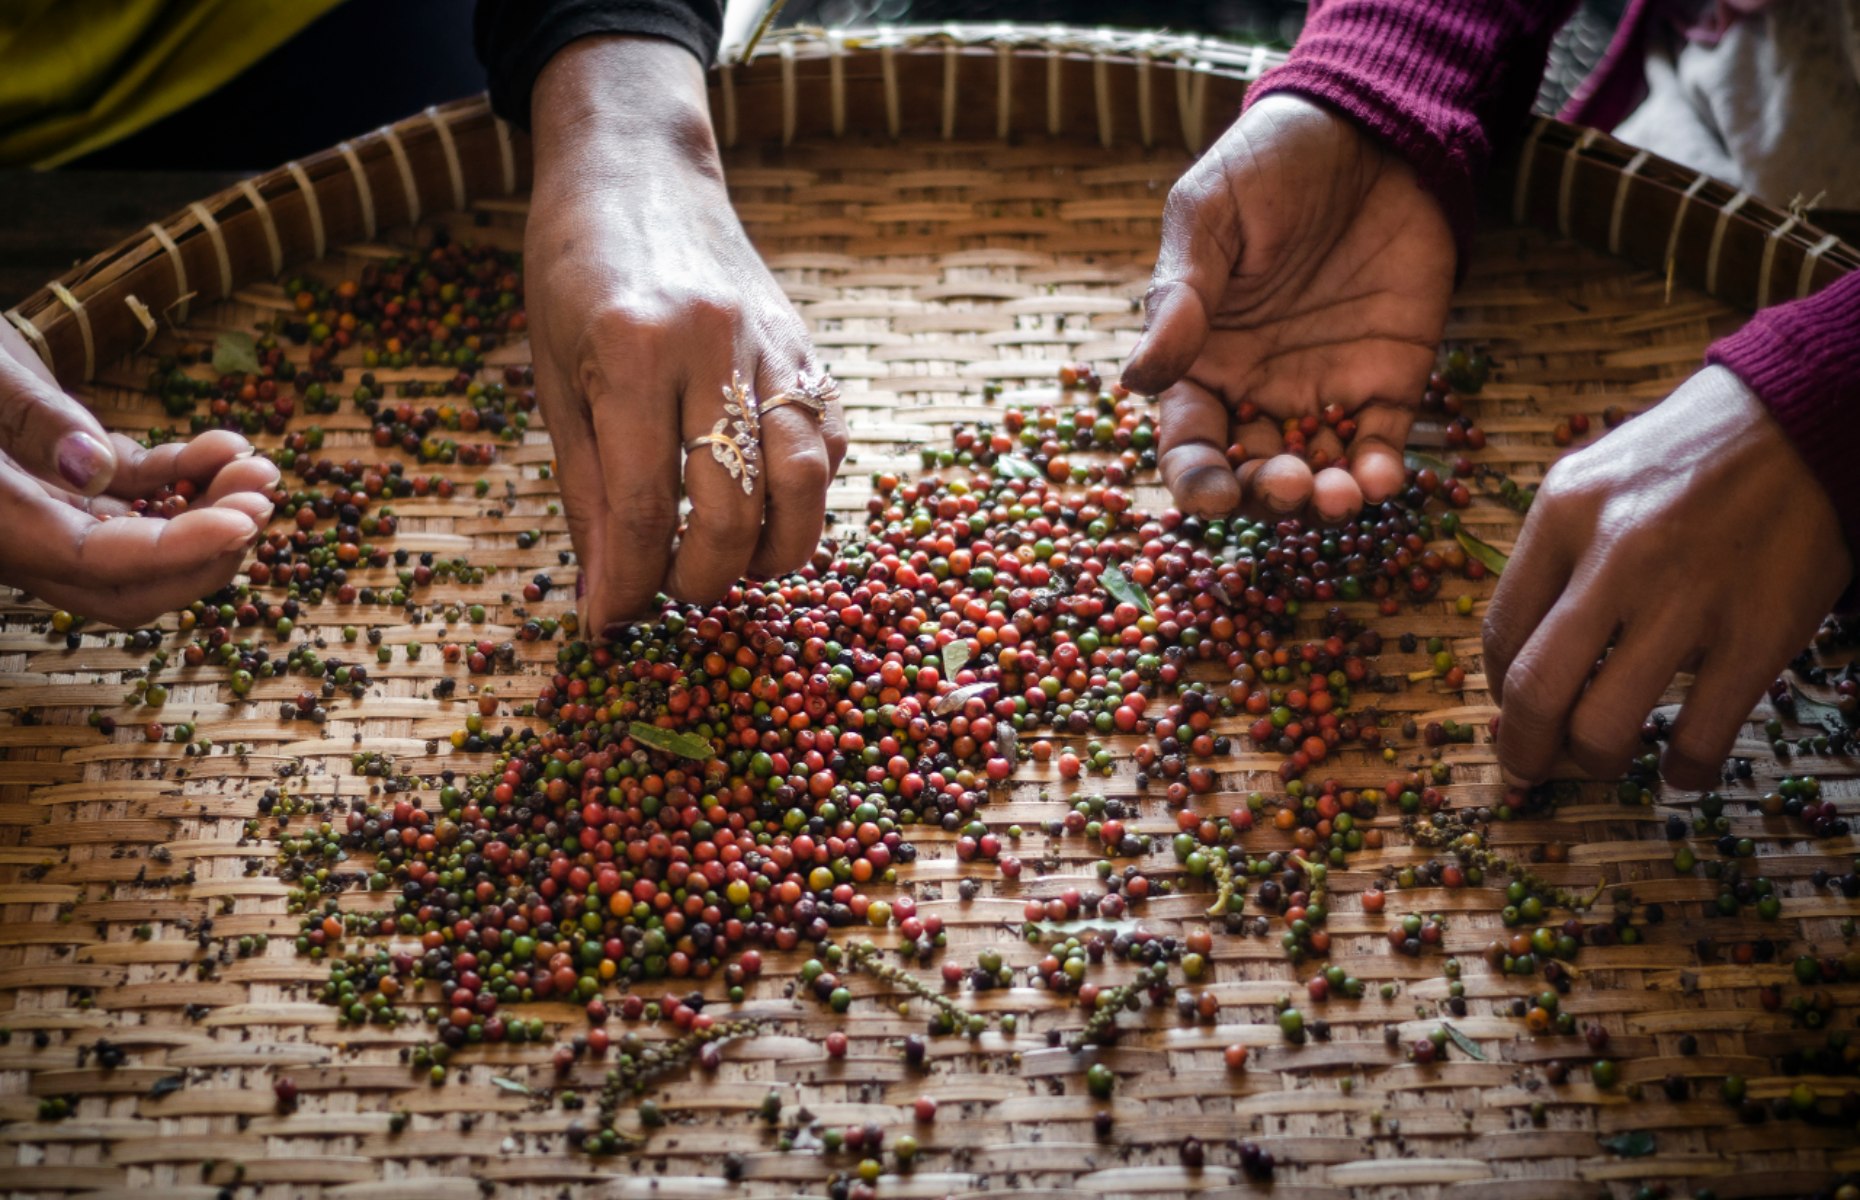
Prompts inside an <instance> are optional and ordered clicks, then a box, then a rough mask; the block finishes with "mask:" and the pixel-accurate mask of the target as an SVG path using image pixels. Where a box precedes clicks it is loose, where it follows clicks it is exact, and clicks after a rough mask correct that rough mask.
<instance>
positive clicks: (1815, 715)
mask: <svg viewBox="0 0 1860 1200" xmlns="http://www.w3.org/2000/svg"><path fill="white" fill-rule="evenodd" d="M1789 698H1790V699H1792V700H1794V701H1795V713H1794V720H1795V723H1796V724H1797V725H1805V726H1808V727H1809V728H1811V729H1819V730H1821V731H1822V732H1823V733H1825V734H1827V735H1828V736H1829V737H1841V738H1844V737H1846V736H1847V735H1848V734H1849V733H1851V732H1852V730H1850V729H1848V727H1847V718H1846V717H1844V716H1842V715H1841V710H1840V709H1838V708H1836V707H1834V705H1832V704H1829V703H1827V702H1825V701H1822V700H1817V699H1815V698H1814V697H1813V696H1811V695H1809V694H1808V693H1807V692H1805V691H1803V690H1802V689H1801V688H1799V687H1797V686H1796V685H1795V681H1794V680H1790V681H1789Z"/></svg>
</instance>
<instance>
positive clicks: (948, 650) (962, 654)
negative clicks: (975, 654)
mask: <svg viewBox="0 0 1860 1200" xmlns="http://www.w3.org/2000/svg"><path fill="white" fill-rule="evenodd" d="M968 661H969V639H968V638H957V639H956V640H955V641H953V642H951V643H949V644H948V645H947V646H944V647H943V678H945V679H949V680H954V679H955V678H956V672H958V671H960V670H962V668H963V666H964V665H965V664H966V663H967V662H968Z"/></svg>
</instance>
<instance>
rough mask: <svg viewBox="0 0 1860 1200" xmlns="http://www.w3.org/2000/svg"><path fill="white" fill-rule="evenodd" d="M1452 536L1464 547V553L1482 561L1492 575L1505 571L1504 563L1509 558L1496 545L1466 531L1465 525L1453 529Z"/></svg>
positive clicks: (1501, 573)
mask: <svg viewBox="0 0 1860 1200" xmlns="http://www.w3.org/2000/svg"><path fill="white" fill-rule="evenodd" d="M1453 537H1454V539H1455V540H1457V541H1458V542H1459V544H1460V545H1461V546H1464V547H1465V548H1466V553H1468V554H1470V555H1472V556H1473V557H1474V558H1476V559H1478V560H1479V561H1480V562H1481V563H1483V564H1484V565H1485V569H1486V570H1488V571H1490V572H1492V574H1494V575H1503V574H1504V573H1505V564H1506V563H1508V562H1510V561H1511V560H1510V559H1509V558H1506V557H1505V554H1504V552H1503V551H1501V550H1499V548H1498V547H1496V546H1494V545H1492V543H1490V542H1488V541H1486V540H1485V539H1484V538H1481V537H1479V536H1478V535H1476V534H1472V533H1468V532H1466V528H1465V526H1461V527H1460V528H1458V529H1456V530H1454V531H1453Z"/></svg>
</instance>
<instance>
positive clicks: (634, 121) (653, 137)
mask: <svg viewBox="0 0 1860 1200" xmlns="http://www.w3.org/2000/svg"><path fill="white" fill-rule="evenodd" d="M530 106H531V114H532V116H531V128H532V138H533V145H534V148H535V163H536V174H537V178H538V181H539V183H540V182H542V181H543V179H544V178H545V176H547V175H549V174H550V173H551V172H554V171H556V170H558V169H560V168H562V167H564V166H566V165H569V164H572V165H573V166H572V169H573V170H574V171H576V173H578V174H579V173H583V172H588V171H593V172H595V173H597V174H600V173H602V168H603V166H607V167H612V168H615V169H624V170H627V171H638V170H640V169H641V168H642V167H644V168H666V167H671V166H678V165H683V166H690V167H695V168H698V169H699V170H701V171H703V172H704V173H705V174H707V175H715V176H717V177H718V178H721V176H722V167H721V163H720V161H719V158H718V153H717V138H716V134H715V132H714V130H713V129H712V127H711V122H710V99H709V93H708V92H707V90H706V87H705V76H704V69H703V66H702V65H701V64H700V63H699V62H698V61H697V59H696V58H694V57H693V56H692V55H691V53H690V51H688V50H686V49H685V48H684V47H682V46H680V45H678V44H676V43H674V42H669V41H666V40H664V39H663V38H655V37H626V36H618V35H610V36H599V37H586V38H579V39H577V40H575V41H573V42H570V43H569V44H568V45H566V46H564V47H563V48H562V49H561V50H560V51H558V52H557V53H556V55H555V57H553V58H551V59H550V60H549V62H548V64H547V65H545V66H544V67H543V69H542V71H541V73H539V74H538V75H537V77H536V84H535V87H534V88H533V89H532V90H531V93H530Z"/></svg>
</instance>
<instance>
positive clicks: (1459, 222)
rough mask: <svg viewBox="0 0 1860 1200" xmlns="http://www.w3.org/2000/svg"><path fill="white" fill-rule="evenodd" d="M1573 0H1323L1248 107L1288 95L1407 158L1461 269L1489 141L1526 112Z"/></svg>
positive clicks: (1250, 92)
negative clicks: (1449, 233)
mask: <svg viewBox="0 0 1860 1200" xmlns="http://www.w3.org/2000/svg"><path fill="white" fill-rule="evenodd" d="M1574 8H1575V3H1574V0H1328V2H1327V3H1322V4H1314V5H1313V6H1312V13H1311V16H1310V18H1309V20H1307V21H1306V23H1305V28H1304V32H1303V34H1301V35H1300V36H1299V39H1298V44H1297V45H1296V46H1294V47H1293V48H1292V52H1291V55H1290V57H1289V58H1288V59H1287V61H1286V63H1285V65H1284V66H1281V67H1277V68H1275V69H1273V70H1271V71H1268V72H1267V73H1266V74H1265V75H1264V76H1263V77H1262V78H1261V79H1260V80H1259V81H1258V82H1257V83H1255V84H1254V85H1253V86H1252V88H1250V89H1249V90H1248V92H1247V102H1248V103H1249V104H1250V103H1252V102H1253V101H1255V100H1257V99H1259V98H1260V97H1262V96H1268V95H1271V94H1273V93H1275V92H1296V93H1299V94H1300V95H1304V96H1308V97H1311V98H1313V99H1317V100H1321V101H1323V102H1325V103H1326V104H1329V105H1331V106H1332V107H1334V108H1336V109H1338V110H1340V111H1341V112H1343V113H1344V115H1346V116H1348V117H1350V118H1351V119H1352V120H1354V121H1356V122H1357V123H1358V124H1359V125H1361V126H1363V127H1364V128H1365V129H1367V130H1369V132H1371V133H1373V134H1375V135H1376V136H1377V137H1379V138H1381V139H1382V140H1383V141H1385V142H1386V143H1388V144H1389V145H1390V146H1391V147H1393V148H1394V149H1395V151H1396V152H1397V153H1398V154H1400V155H1401V156H1402V157H1403V158H1405V159H1407V160H1408V161H1409V162H1410V163H1411V164H1412V165H1413V166H1414V169H1415V173H1416V174H1417V175H1418V176H1419V177H1420V180H1421V183H1422V185H1423V186H1425V187H1426V188H1427V189H1428V190H1429V191H1430V192H1432V193H1433V195H1434V196H1435V198H1436V199H1438V200H1439V201H1440V205H1441V207H1442V208H1443V209H1444V210H1445V212H1446V216H1447V221H1448V223H1449V224H1450V225H1451V226H1452V228H1453V234H1454V240H1455V242H1456V244H1457V245H1458V247H1459V252H1460V264H1461V267H1462V268H1464V265H1465V262H1466V253H1467V248H1468V246H1469V245H1470V243H1471V239H1472V231H1473V224H1474V221H1473V214H1474V207H1475V206H1474V194H1475V192H1476V189H1477V187H1478V184H1479V181H1480V178H1481V177H1482V176H1483V174H1484V172H1485V169H1486V166H1487V164H1488V163H1489V162H1490V161H1491V158H1492V152H1493V148H1494V146H1495V145H1496V144H1497V143H1498V142H1500V141H1501V140H1502V139H1503V138H1504V137H1505V136H1506V135H1507V134H1509V133H1510V132H1511V131H1512V130H1514V129H1516V128H1517V127H1518V126H1519V125H1520V124H1521V123H1522V122H1523V120H1524V116H1525V114H1526V113H1528V112H1529V111H1530V106H1531V100H1532V98H1533V97H1534V96H1535V95H1536V93H1537V86H1538V84H1539V82H1540V81H1541V80H1542V78H1543V73H1544V62H1545V59H1546V58H1547V56H1548V54H1549V48H1550V36H1551V34H1553V33H1554V32H1555V31H1556V30H1557V28H1558V27H1560V26H1561V25H1562V24H1563V22H1564V21H1565V20H1567V19H1568V17H1569V14H1570V12H1571V10H1573V9H1574Z"/></svg>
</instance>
